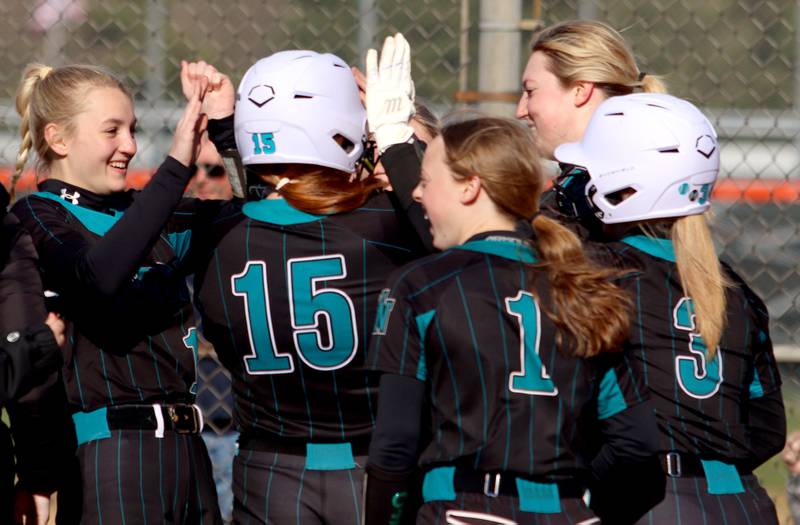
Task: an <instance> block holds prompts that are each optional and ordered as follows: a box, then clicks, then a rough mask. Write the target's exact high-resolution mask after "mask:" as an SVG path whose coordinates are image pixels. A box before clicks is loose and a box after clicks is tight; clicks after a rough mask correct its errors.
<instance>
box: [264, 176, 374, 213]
mask: <svg viewBox="0 0 800 525" xmlns="http://www.w3.org/2000/svg"><path fill="white" fill-rule="evenodd" d="M251 169H254V170H255V171H256V172H257V173H259V176H260V178H261V179H262V180H264V181H265V182H267V183H268V184H271V185H272V186H273V187H275V188H276V191H278V193H279V194H280V195H281V197H283V198H284V199H286V202H288V203H289V204H290V205H291V206H292V207H293V208H295V209H298V210H301V211H304V212H306V213H313V214H315V215H329V214H332V213H345V212H348V211H352V210H355V209H356V208H360V207H361V206H363V205H364V203H365V202H367V199H369V198H370V196H371V195H372V194H373V193H374V192H375V191H377V190H380V189H383V188H384V187H385V186H386V183H385V182H383V181H381V180H379V179H376V178H374V177H373V176H369V177H367V178H366V179H363V180H352V179H353V177H354V175H350V174H347V173H345V172H343V171H339V170H336V169H333V168H326V167H322V166H316V165H311V164H308V165H305V164H264V165H260V166H259V167H258V168H255V167H251ZM283 179H287V180H285V181H284V180H283Z"/></svg>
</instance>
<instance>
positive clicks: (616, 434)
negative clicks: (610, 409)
mask: <svg viewBox="0 0 800 525" xmlns="http://www.w3.org/2000/svg"><path fill="white" fill-rule="evenodd" d="M600 425H601V432H602V435H603V446H602V447H601V448H600V452H598V453H597V456H595V458H594V460H592V475H593V476H594V478H595V479H603V477H604V476H605V475H606V474H607V473H608V471H609V470H610V469H611V468H612V467H613V466H614V465H621V464H634V463H639V462H642V461H644V460H646V459H647V458H649V457H652V456H653V455H655V454H656V452H657V451H658V436H659V434H658V426H657V423H656V416H655V413H654V412H653V408H652V406H651V405H650V403H648V402H644V403H639V404H637V405H634V406H632V407H630V408H628V409H626V410H623V411H622V412H619V413H618V414H616V415H614V416H612V417H609V418H608V419H604V420H602V421H601V422H600Z"/></svg>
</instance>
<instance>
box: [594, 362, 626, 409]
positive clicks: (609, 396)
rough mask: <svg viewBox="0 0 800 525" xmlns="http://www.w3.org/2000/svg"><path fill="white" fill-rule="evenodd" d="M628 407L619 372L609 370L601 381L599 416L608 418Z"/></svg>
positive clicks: (598, 403)
mask: <svg viewBox="0 0 800 525" xmlns="http://www.w3.org/2000/svg"><path fill="white" fill-rule="evenodd" d="M626 408H628V405H627V403H625V397H624V396H623V395H622V390H620V388H619V383H618V382H617V373H616V372H615V371H614V370H609V371H608V372H606V374H605V375H604V376H603V379H602V381H600V392H599V394H598V396H597V418H598V419H608V418H610V417H611V416H614V415H617V414H619V413H620V412H622V411H623V410H625V409H626Z"/></svg>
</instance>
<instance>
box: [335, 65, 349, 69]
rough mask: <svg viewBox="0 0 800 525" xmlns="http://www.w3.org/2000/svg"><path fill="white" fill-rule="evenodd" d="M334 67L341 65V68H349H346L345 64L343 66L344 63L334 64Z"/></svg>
mask: <svg viewBox="0 0 800 525" xmlns="http://www.w3.org/2000/svg"><path fill="white" fill-rule="evenodd" d="M333 67H340V68H342V69H347V68H346V67H345V66H343V65H342V64H333Z"/></svg>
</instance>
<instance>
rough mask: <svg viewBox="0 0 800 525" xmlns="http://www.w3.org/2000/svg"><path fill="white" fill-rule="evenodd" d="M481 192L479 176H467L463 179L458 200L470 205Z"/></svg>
mask: <svg viewBox="0 0 800 525" xmlns="http://www.w3.org/2000/svg"><path fill="white" fill-rule="evenodd" d="M480 193H481V178H480V177H476V176H474V175H473V176H471V177H467V179H466V180H464V181H463V187H462V188H461V196H460V202H461V204H465V205H470V204H472V203H473V202H475V200H476V199H477V198H478V195H480Z"/></svg>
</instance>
